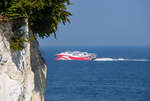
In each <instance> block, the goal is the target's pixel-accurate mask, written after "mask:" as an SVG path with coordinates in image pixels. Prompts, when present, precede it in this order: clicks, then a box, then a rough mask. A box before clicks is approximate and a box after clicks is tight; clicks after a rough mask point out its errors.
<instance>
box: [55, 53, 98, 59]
mask: <svg viewBox="0 0 150 101" xmlns="http://www.w3.org/2000/svg"><path fill="white" fill-rule="evenodd" d="M56 56H57V58H56V60H94V59H96V54H94V53H88V52H80V51H66V52H62V53H59V54H56Z"/></svg>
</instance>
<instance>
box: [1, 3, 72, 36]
mask: <svg viewBox="0 0 150 101" xmlns="http://www.w3.org/2000/svg"><path fill="white" fill-rule="evenodd" d="M67 5H70V1H69V0H1V1H0V15H3V16H4V17H7V18H9V19H18V18H20V17H25V18H27V19H28V21H29V28H30V29H31V30H32V32H33V34H34V35H35V36H37V35H38V36H39V37H41V38H44V37H49V36H50V34H54V35H55V36H56V31H57V28H58V24H59V23H63V24H66V22H69V23H70V20H69V18H68V17H69V16H71V13H70V12H68V11H67V7H66V6H67Z"/></svg>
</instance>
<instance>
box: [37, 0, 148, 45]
mask: <svg viewBox="0 0 150 101" xmlns="http://www.w3.org/2000/svg"><path fill="white" fill-rule="evenodd" d="M71 2H72V5H70V6H69V7H68V10H69V11H70V12H71V13H72V16H71V17H70V20H71V24H66V25H65V26H64V25H62V24H60V25H59V28H58V31H57V33H56V34H57V39H55V38H54V36H50V37H49V38H45V39H42V40H41V39H39V42H40V45H41V46H150V6H149V5H150V0H71Z"/></svg>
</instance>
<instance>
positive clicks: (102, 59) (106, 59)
mask: <svg viewBox="0 0 150 101" xmlns="http://www.w3.org/2000/svg"><path fill="white" fill-rule="evenodd" d="M94 61H150V60H148V59H125V58H96V59H95V60H94Z"/></svg>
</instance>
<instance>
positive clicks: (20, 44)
mask: <svg viewBox="0 0 150 101" xmlns="http://www.w3.org/2000/svg"><path fill="white" fill-rule="evenodd" d="M9 41H10V48H11V49H12V50H14V51H20V50H22V49H24V41H25V39H24V38H23V34H20V33H19V34H18V33H16V34H14V35H13V36H12V37H11V38H10V40H9Z"/></svg>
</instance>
